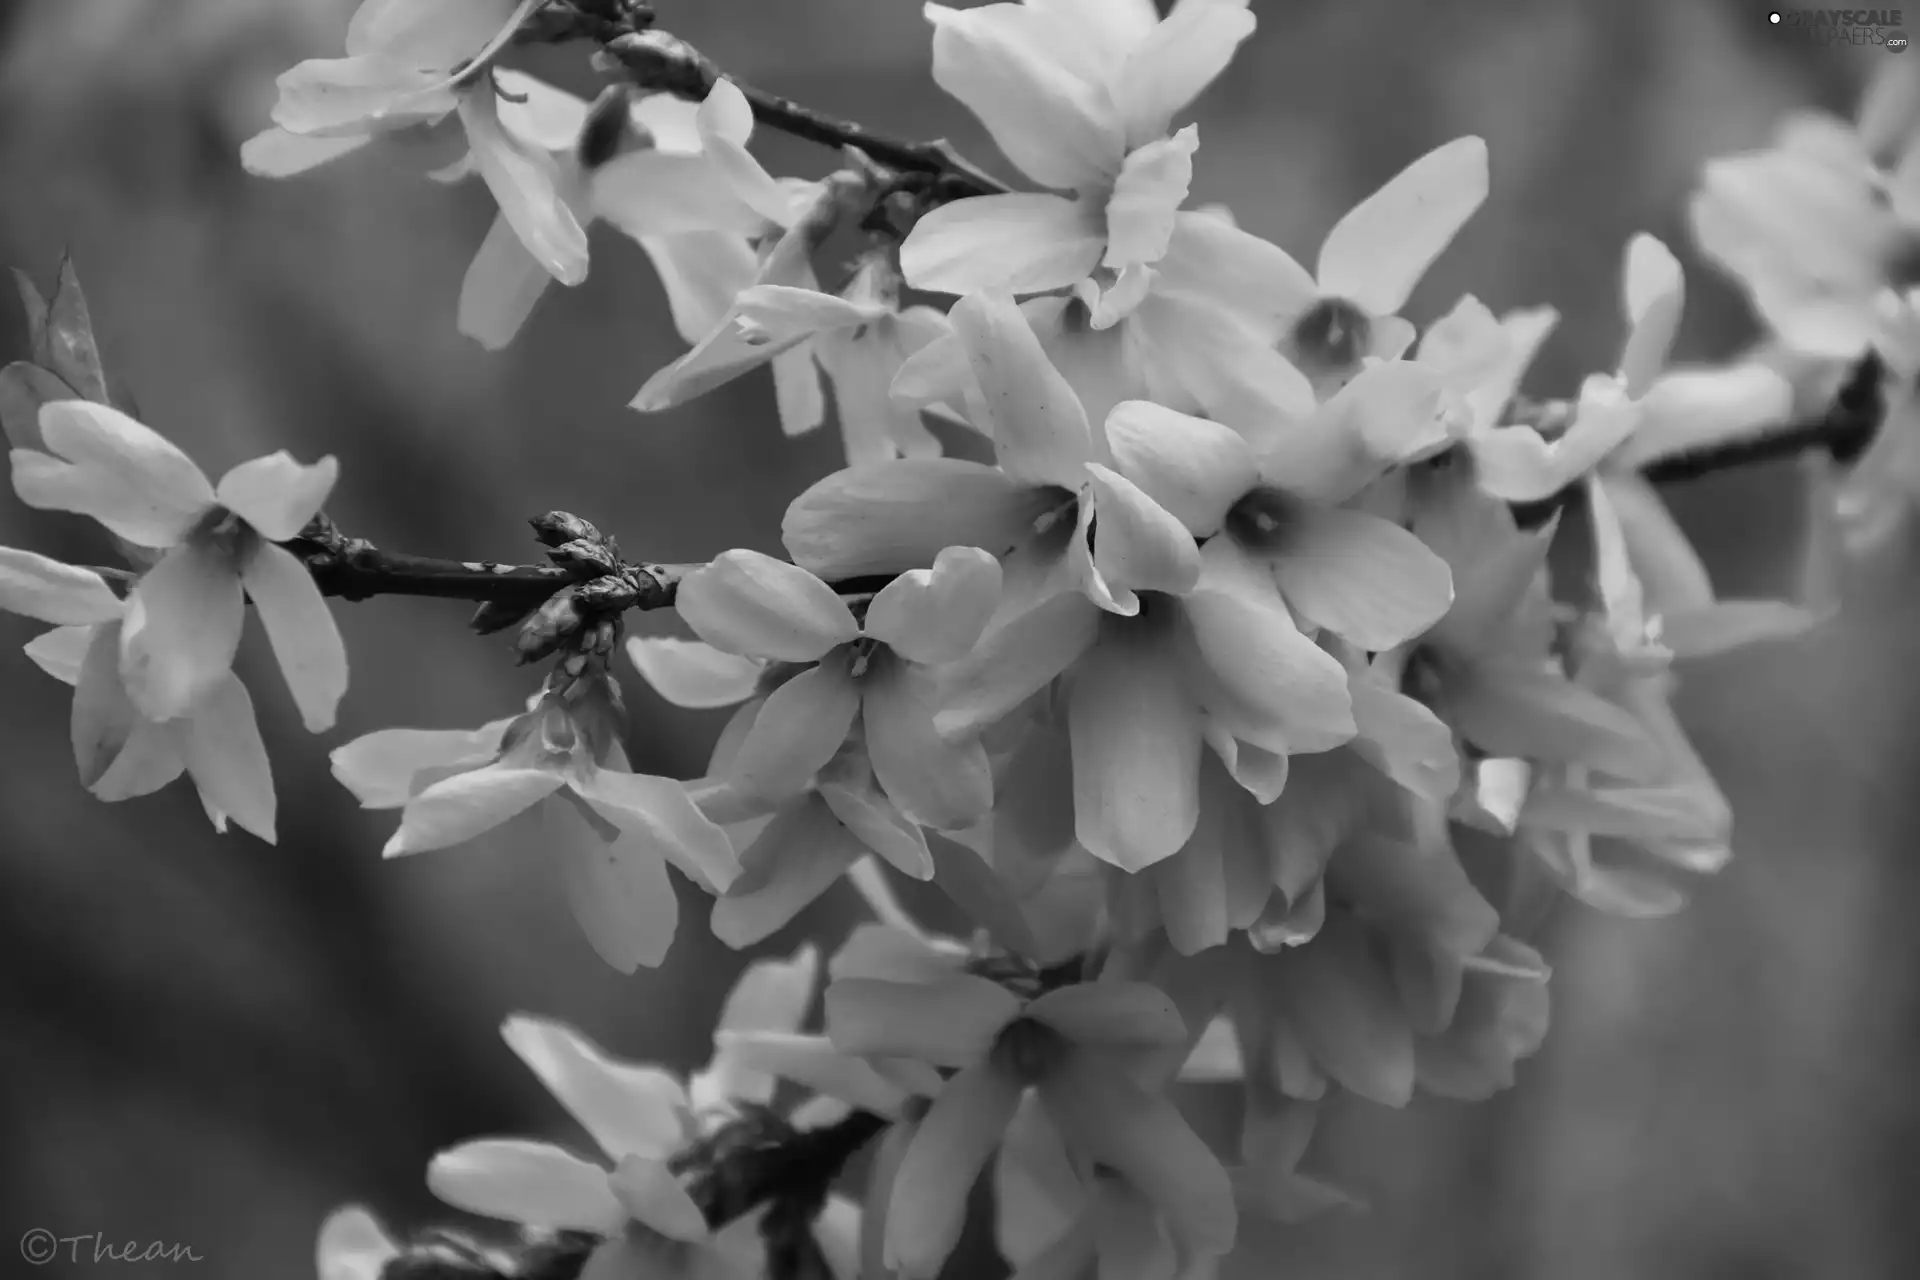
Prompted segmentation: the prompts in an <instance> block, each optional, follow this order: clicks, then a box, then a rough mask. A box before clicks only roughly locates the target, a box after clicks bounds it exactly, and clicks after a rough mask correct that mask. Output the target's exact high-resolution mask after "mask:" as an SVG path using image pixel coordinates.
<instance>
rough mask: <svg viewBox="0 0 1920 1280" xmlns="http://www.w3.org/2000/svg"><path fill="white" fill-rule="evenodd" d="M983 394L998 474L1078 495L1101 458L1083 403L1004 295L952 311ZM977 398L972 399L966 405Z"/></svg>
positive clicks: (974, 298) (974, 299) (981, 296)
mask: <svg viewBox="0 0 1920 1280" xmlns="http://www.w3.org/2000/svg"><path fill="white" fill-rule="evenodd" d="M948 318H949V319H951V320H952V321H953V330H954V332H955V333H956V334H957V335H959V338H960V341H961V343H962V344H964V345H965V347H966V350H967V358H968V360H969V361H970V362H971V363H972V366H973V376H974V383H975V386H976V388H977V390H978V394H979V401H978V409H979V412H980V416H979V418H978V421H979V424H980V426H981V427H982V429H984V430H985V431H986V432H987V434H989V435H991V436H992V437H993V443H994V455H995V457H996V459H997V460H998V462H999V464H1000V468H1001V470H1003V471H1005V472H1006V473H1007V474H1008V475H1010V476H1012V477H1013V478H1014V479H1016V480H1020V481H1024V482H1025V483H1028V484H1035V485H1041V484H1045V485H1054V486H1058V487H1060V488H1064V489H1067V490H1069V491H1078V489H1079V487H1080V484H1081V481H1082V477H1083V472H1082V471H1081V467H1082V465H1083V464H1084V463H1086V462H1087V461H1089V460H1090V459H1092V458H1094V457H1096V456H1097V454H1096V452H1095V449H1094V443H1093V437H1092V434H1091V432H1090V430H1089V427H1088V424H1087V414H1086V410H1085V409H1084V408H1083V407H1082V406H1081V404H1080V398H1079V397H1078V396H1076V395H1075V394H1074V392H1073V387H1072V385H1071V384H1070V383H1068V382H1067V380H1066V379H1065V378H1063V377H1062V376H1061V375H1060V371H1059V370H1058V369H1056V368H1054V367H1053V364H1052V363H1051V362H1050V361H1049V360H1048V359H1047V356H1046V352H1045V351H1043V350H1042V349H1041V347H1040V340H1039V339H1038V338H1036V337H1035V336H1034V333H1033V328H1032V326H1031V325H1030V324H1028V322H1027V318H1026V316H1025V315H1024V314H1022V313H1021V311H1020V308H1019V307H1017V306H1015V305H1014V302H1013V299H1012V298H1011V297H1009V296H1007V295H1006V294H1001V293H994V294H987V293H974V294H968V295H967V296H966V297H964V298H962V299H960V301H958V302H956V303H954V304H953V310H952V311H951V312H950V313H949V317H948ZM971 400H972V397H969V401H971Z"/></svg>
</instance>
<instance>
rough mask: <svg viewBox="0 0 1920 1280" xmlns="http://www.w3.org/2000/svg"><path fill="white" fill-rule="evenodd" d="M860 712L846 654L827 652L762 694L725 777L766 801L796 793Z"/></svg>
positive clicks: (837, 745) (844, 736) (822, 765)
mask: <svg viewBox="0 0 1920 1280" xmlns="http://www.w3.org/2000/svg"><path fill="white" fill-rule="evenodd" d="M859 711H860V690H859V686H857V685H856V684H855V683H854V681H853V678H852V676H851V675H850V674H849V672H848V668H847V662H846V658H845V655H844V654H838V655H831V656H829V658H828V659H827V660H826V661H825V662H822V663H821V664H820V665H819V666H816V667H811V668H809V669H807V670H805V671H802V672H801V673H800V674H799V675H797V676H795V677H793V679H791V680H789V681H787V682H786V683H785V684H783V685H781V686H780V687H779V688H778V689H775V690H774V691H773V692H772V693H771V694H769V695H767V700H766V705H765V706H763V707H762V708H761V709H760V714H759V716H758V717H757V718H756V719H755V720H754V722H753V728H752V729H750V730H749V731H748V732H747V738H746V741H744V742H742V743H741V744H740V753H739V754H738V755H736V756H735V757H734V759H733V763H732V765H731V766H729V767H728V769H727V772H726V776H727V779H728V781H730V782H732V783H733V784H734V785H735V786H736V787H738V788H739V789H740V790H742V791H744V792H746V793H747V794H749V795H753V796H758V797H761V798H764V799H767V800H781V799H785V798H786V797H788V796H794V795H798V794H799V793H800V792H801V791H802V790H804V789H805V788H806V786H807V784H808V783H809V782H810V781H812V779H813V776H814V775H815V774H817V773H819V772H820V770H821V769H823V768H825V767H826V764H827V762H828V761H829V760H831V759H833V757H834V755H835V753H837V752H838V751H839V750H840V746H841V744H842V743H844V742H845V741H846V740H847V734H848V733H849V732H850V731H851V730H852V728H853V721H854V717H855V716H856V715H858V714H859Z"/></svg>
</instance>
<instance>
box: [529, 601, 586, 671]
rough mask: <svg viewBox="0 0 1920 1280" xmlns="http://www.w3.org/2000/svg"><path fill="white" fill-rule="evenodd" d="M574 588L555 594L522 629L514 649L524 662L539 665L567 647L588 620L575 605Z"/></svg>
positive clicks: (535, 611) (534, 612)
mask: <svg viewBox="0 0 1920 1280" xmlns="http://www.w3.org/2000/svg"><path fill="white" fill-rule="evenodd" d="M576 590H578V588H575V587H568V588H566V589H565V590H563V591H556V592H554V593H553V594H552V595H550V596H548V597H547V601H546V603H545V604H543V605H541V606H540V607H539V608H538V609H535V610H534V611H533V614H532V616H531V617H529V618H528V619H527V620H526V621H525V622H523V623H522V624H521V625H520V635H519V636H518V637H517V638H516V639H515V640H514V645H513V647H514V648H515V649H516V650H517V651H518V652H519V654H520V661H521V662H536V661H538V660H539V659H541V658H544V657H546V656H547V655H548V654H550V653H552V652H553V651H554V650H555V649H558V648H559V647H560V646H561V645H562V644H565V643H566V642H567V641H568V640H569V639H571V638H572V637H573V635H574V634H575V633H576V632H578V631H579V630H580V626H581V624H582V623H583V622H584V621H585V620H586V619H585V618H584V617H583V616H582V615H581V612H580V606H579V605H578V604H577V603H576V602H575V600H574V598H573V596H574V592H575V591H576Z"/></svg>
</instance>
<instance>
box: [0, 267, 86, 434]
mask: <svg viewBox="0 0 1920 1280" xmlns="http://www.w3.org/2000/svg"><path fill="white" fill-rule="evenodd" d="M29 287H30V286H29ZM78 398H79V395H78V393H77V392H75V391H74V389H73V388H72V387H69V386H68V385H67V384H66V383H64V382H62V381H61V380H60V379H59V378H57V377H55V376H54V375H53V374H51V373H48V372H47V371H46V370H45V369H42V368H41V367H40V366H39V365H37V364H28V363H27V362H26V361H25V360H15V361H14V362H13V363H12V364H10V365H8V366H7V367H6V368H4V369H0V433H4V434H5V435H6V437H7V444H8V445H9V446H10V447H12V448H15V449H40V450H43V451H44V450H45V449H46V447H47V446H46V443H45V441H43V440H42V439H41V438H40V406H41V405H43V404H46V403H48V402H49V401H53V400H77V399H78Z"/></svg>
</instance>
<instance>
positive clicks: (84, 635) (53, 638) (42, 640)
mask: <svg viewBox="0 0 1920 1280" xmlns="http://www.w3.org/2000/svg"><path fill="white" fill-rule="evenodd" d="M96 634H97V632H96V631H95V629H94V628H93V627H55V628H54V629H53V630H51V631H43V632H41V633H40V634H39V635H37V636H35V637H34V638H33V639H31V640H29V641H27V642H26V643H25V644H24V645H22V646H20V651H21V652H22V653H24V654H26V655H27V657H28V658H30V659H32V661H33V664H34V665H35V666H37V667H39V668H40V669H41V670H42V671H44V672H46V673H47V674H48V675H50V676H52V677H53V678H54V679H55V680H58V681H60V683H62V684H70V685H77V684H79V683H80V669H81V666H82V664H84V663H85V661H86V657H87V650H88V649H89V648H91V647H92V645H93V638H94V636H95V635H96ZM114 659H115V662H116V664H117V663H118V660H119V646H118V645H117V644H116V645H115V647H114ZM118 678H119V676H118V672H117V671H116V673H115V679H116V681H117V680H118ZM123 696H124V695H123Z"/></svg>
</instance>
